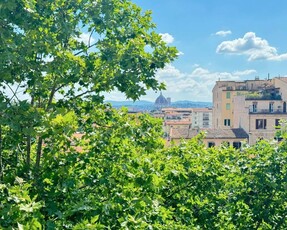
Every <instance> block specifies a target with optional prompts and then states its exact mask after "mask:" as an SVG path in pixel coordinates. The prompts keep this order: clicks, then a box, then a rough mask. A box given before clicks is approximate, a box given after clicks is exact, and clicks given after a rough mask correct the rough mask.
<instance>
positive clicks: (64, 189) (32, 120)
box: [0, 0, 287, 229]
mask: <svg viewBox="0 0 287 230" xmlns="http://www.w3.org/2000/svg"><path fill="white" fill-rule="evenodd" d="M0 37H1V39H0V50H1V53H0V54H1V55H0V76H1V78H0V89H1V90H0V228H1V229H286V227H287V221H286V219H287V218H286V215H287V211H286V202H287V201H286V186H287V176H286V175H287V174H286V170H287V166H286V165H287V164H286V159H287V145H286V143H287V142H286V134H285V133H283V134H282V138H283V140H282V142H281V143H270V142H267V141H264V140H262V141H260V142H258V143H257V144H256V145H254V146H251V147H250V146H247V145H245V146H243V147H242V148H241V149H240V150H236V149H233V148H232V147H228V146H222V147H220V148H206V147H205V146H204V145H203V143H202V137H203V134H200V135H199V136H197V137H195V138H194V139H192V140H191V141H189V142H186V143H185V142H182V143H181V144H180V145H179V146H171V147H169V148H167V147H165V145H164V141H163V139H162V127H161V121H160V120H158V119H155V118H152V117H150V116H149V115H147V114H140V115H130V114H128V113H127V111H126V110H125V109H122V110H115V109H113V108H111V107H110V106H109V105H106V104H105V103H104V102H103V100H104V98H103V96H102V95H103V93H104V92H110V91H112V90H114V89H117V90H119V91H121V92H123V93H125V95H126V96H127V98H131V99H137V98H139V97H140V96H141V95H143V94H144V93H145V91H146V90H147V89H153V90H160V89H162V88H163V87H164V86H163V85H162V84H161V83H160V82H158V81H157V80H156V78H155V74H156V71H157V70H158V69H160V68H163V67H164V66H165V64H167V63H169V62H171V61H173V60H174V58H176V56H177V50H176V49H175V48H174V47H169V46H167V44H165V43H164V42H163V41H162V39H161V36H160V35H159V34H157V33H156V32H155V25H154V24H153V23H152V21H151V12H149V11H147V12H142V11H141V9H140V8H139V7H138V6H136V5H135V4H133V3H132V2H130V1H127V0H96V1H91V0H75V1H64V0H38V1H35V0H9V1H8V0H1V1H0ZM84 38H86V41H84ZM79 132H80V138H79V137H78V135H79Z"/></svg>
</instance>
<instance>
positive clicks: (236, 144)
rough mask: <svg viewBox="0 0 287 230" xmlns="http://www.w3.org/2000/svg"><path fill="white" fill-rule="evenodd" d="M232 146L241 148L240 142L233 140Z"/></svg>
mask: <svg viewBox="0 0 287 230" xmlns="http://www.w3.org/2000/svg"><path fill="white" fill-rule="evenodd" d="M233 148H235V149H240V148H241V142H233Z"/></svg>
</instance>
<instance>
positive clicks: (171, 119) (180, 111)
mask: <svg viewBox="0 0 287 230" xmlns="http://www.w3.org/2000/svg"><path fill="white" fill-rule="evenodd" d="M162 112H163V114H164V122H163V130H164V133H165V137H166V139H167V140H170V139H171V138H172V136H174V134H175V133H176V136H178V138H179V139H180V138H187V136H186V135H185V131H187V132H189V135H188V137H190V135H191V134H193V133H198V132H199V130H201V129H206V128H211V127H212V109H211V108H163V109H162ZM193 129H194V130H195V131H196V132H193V131H190V130H193Z"/></svg>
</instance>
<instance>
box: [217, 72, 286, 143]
mask: <svg viewBox="0 0 287 230" xmlns="http://www.w3.org/2000/svg"><path fill="white" fill-rule="evenodd" d="M286 102H287V77H277V78H273V79H270V80H259V79H258V78H256V79H255V80H247V81H244V82H235V81H217V82H216V85H215V87H214V88H213V127H214V129H231V128H242V129H244V130H245V131H246V132H247V133H248V134H249V143H250V144H254V143H255V142H256V141H257V140H258V139H261V138H265V139H273V138H274V136H275V133H276V131H277V130H276V126H278V124H279V121H280V119H287V111H286Z"/></svg>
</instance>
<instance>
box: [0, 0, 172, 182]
mask: <svg viewBox="0 0 287 230" xmlns="http://www.w3.org/2000/svg"><path fill="white" fill-rule="evenodd" d="M0 21H1V26H0V34H1V40H0V47H1V55H0V56H1V57H0V75H1V79H0V87H1V91H0V92H1V93H0V108H1V116H0V117H1V118H0V125H1V128H0V130H1V132H0V133H1V136H0V143H1V145H0V146H1V147H0V153H1V155H0V158H1V161H0V163H1V177H2V179H3V175H4V173H6V172H4V171H7V170H6V169H8V168H9V165H13V167H15V166H16V165H17V166H19V165H18V164H19V163H20V164H21V163H23V162H25V164H24V165H25V167H26V168H27V169H29V168H30V165H31V163H34V166H35V167H34V168H35V169H36V170H39V168H40V161H41V156H42V154H43V146H44V143H45V141H47V139H49V138H52V137H53V136H54V135H56V134H57V130H52V129H51V127H52V126H53V124H52V123H53V122H54V121H53V119H57V118H58V117H60V116H62V117H65V116H66V115H65V113H67V111H75V113H76V115H77V116H78V117H79V120H80V118H81V117H82V116H85V114H88V113H89V110H88V108H87V107H84V106H83V105H82V103H84V101H88V102H90V103H94V104H95V105H96V104H99V103H102V102H103V96H102V93H103V92H110V91H112V90H115V89H117V90H119V91H120V92H123V93H124V94H125V95H126V96H127V98H131V99H138V98H139V97H140V96H141V95H144V94H145V91H146V90H147V89H153V90H159V89H163V88H164V85H163V84H161V83H159V82H158V81H157V80H156V79H155V73H156V71H157V70H158V69H159V68H163V67H164V65H165V64H166V63H169V62H171V61H172V60H173V59H174V58H175V57H176V55H177V51H176V49H175V48H173V47H169V46H167V45H166V44H165V43H164V42H163V41H162V39H161V36H160V35H158V34H157V33H155V31H154V28H155V25H154V23H152V21H151V12H150V11H147V12H142V11H141V9H140V8H139V7H138V6H136V5H135V4H133V3H131V2H130V1H128V0H97V1H91V0H77V1H64V0H57V1H54V0H53V1H50V0H48V1H46V0H39V1H34V0H12V1H10V0H9V1H5V0H4V1H1V2H0ZM84 31H85V32H84ZM85 36H86V37H87V39H86V40H87V41H84V40H83V38H84V37H85ZM21 94H23V95H24V97H23V96H21ZM90 106H93V105H92V104H91V105H90ZM88 107H89V106H88ZM85 109H86V110H85ZM71 133H73V132H72V130H71V132H69V133H68V134H67V133H66V134H67V135H71ZM15 146H17V148H15ZM13 158H14V159H13ZM20 158H23V161H21V160H22V159H20ZM8 159H9V160H8ZM24 159H25V160H24ZM8 161H9V163H8Z"/></svg>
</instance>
